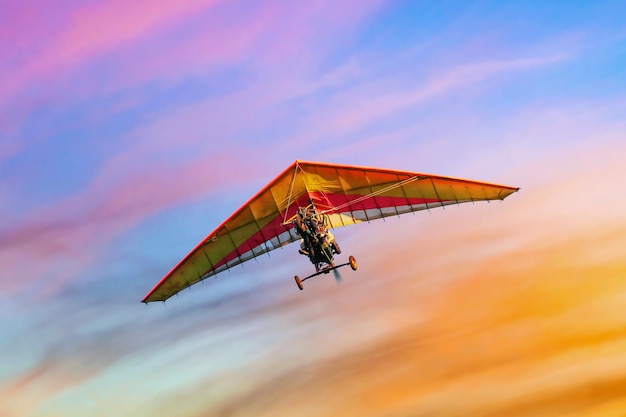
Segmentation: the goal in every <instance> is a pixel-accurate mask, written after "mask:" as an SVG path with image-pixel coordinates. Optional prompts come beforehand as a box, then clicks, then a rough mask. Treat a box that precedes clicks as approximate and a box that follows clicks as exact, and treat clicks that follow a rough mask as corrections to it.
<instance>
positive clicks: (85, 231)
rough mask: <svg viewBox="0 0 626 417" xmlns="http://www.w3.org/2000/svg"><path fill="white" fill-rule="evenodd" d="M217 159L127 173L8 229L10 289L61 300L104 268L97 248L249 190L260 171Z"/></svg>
mask: <svg viewBox="0 0 626 417" xmlns="http://www.w3.org/2000/svg"><path fill="white" fill-rule="evenodd" d="M245 152H246V151H243V152H242V154H243V153H245ZM249 152H254V151H253V150H250V151H249ZM214 156H215V157H216V158H218V159H219V160H220V165H214V164H207V162H206V160H204V159H202V158H198V159H196V160H194V161H192V162H189V163H187V164H182V165H178V166H173V167H169V168H166V167H163V168H162V169H161V170H150V169H145V170H144V169H132V167H125V171H124V173H125V174H122V175H120V176H117V177H113V178H106V179H103V178H100V179H98V180H95V181H94V182H93V183H91V184H90V186H89V187H88V188H87V189H85V191H84V192H82V193H79V194H76V195H74V196H71V197H69V198H67V199H64V200H61V201H60V202H58V203H56V204H54V205H51V206H48V207H42V208H40V209H37V210H34V211H32V212H31V213H29V214H28V215H27V216H26V217H24V218H22V219H20V220H19V222H17V223H14V224H13V225H11V226H8V227H5V229H4V230H3V231H2V233H0V264H1V265H2V274H0V281H2V285H3V288H5V290H6V291H7V292H12V291H18V290H21V289H23V288H24V287H26V286H29V285H31V284H33V283H35V282H37V283H38V284H39V285H37V290H36V291H37V293H38V294H39V295H40V296H48V295H50V294H54V293H55V292H56V291H57V290H58V288H60V287H62V286H63V285H65V283H67V282H68V281H71V280H72V279H73V278H74V277H76V276H78V275H79V274H80V273H82V272H84V271H85V270H87V269H88V268H89V267H90V266H91V265H92V264H93V263H94V262H97V261H98V257H97V255H94V254H95V253H97V252H98V251H97V249H98V248H101V247H103V245H106V244H107V242H109V241H110V240H111V239H114V238H115V237H117V236H119V235H121V234H122V233H124V232H126V231H128V230H129V229H131V228H133V227H135V226H137V225H138V224H139V223H141V222H142V221H144V220H145V219H147V218H149V217H150V216H152V215H154V214H156V213H158V212H160V211H162V210H165V209H167V208H171V207H175V206H176V205H179V204H184V203H191V202H193V201H196V200H197V199H199V198H204V197H206V196H207V194H208V193H215V192H219V191H223V190H224V189H225V187H232V186H233V185H234V184H237V183H240V184H241V183H245V182H247V181H249V180H250V178H253V177H254V176H255V174H256V167H255V166H253V165H250V164H247V165H241V160H240V159H237V160H235V159H234V157H233V156H232V155H230V154H229V153H227V154H223V155H222V156H221V157H218V156H216V155H214ZM227 161H230V162H227ZM224 164H225V165H224ZM224 166H229V167H230V169H228V170H225V169H224ZM142 168H143V167H142ZM226 177H227V178H226ZM208 232H209V231H207V234H208ZM44 277H46V279H45V281H44V280H43V278H44ZM32 289H34V288H32ZM32 289H31V290H32Z"/></svg>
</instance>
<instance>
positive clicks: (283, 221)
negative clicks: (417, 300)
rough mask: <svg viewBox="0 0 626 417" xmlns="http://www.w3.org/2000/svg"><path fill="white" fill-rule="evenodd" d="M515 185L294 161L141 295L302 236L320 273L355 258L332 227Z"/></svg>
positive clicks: (187, 282)
mask: <svg viewBox="0 0 626 417" xmlns="http://www.w3.org/2000/svg"><path fill="white" fill-rule="evenodd" d="M518 190H519V188H517V187H510V186H505V185H498V184H491V183H486V182H479V181H472V180H465V179H460V178H451V177H444V176H438V175H430V174H422V173H416V172H409V171H399V170H391V169H381V168H371V167H363V166H352V165H341V164H330V163H320V162H305V161H295V162H294V163H293V164H291V165H290V166H289V167H288V168H287V169H285V170H284V171H283V172H282V173H281V174H280V175H278V176H277V177H276V178H275V179H274V180H273V181H271V182H270V183H269V184H268V185H266V186H265V187H264V188H263V189H262V190H261V191H259V192H258V193H257V194H256V195H255V196H254V197H252V198H251V199H250V200H249V201H248V202H247V203H245V204H244V205H243V206H241V207H240V208H239V209H238V210H237V211H236V212H235V213H233V214H232V215H231V216H230V217H229V218H228V219H226V220H225V221H224V222H223V223H222V224H221V225H219V226H218V227H217V228H216V229H215V230H214V231H213V232H212V233H210V234H209V235H208V236H207V237H206V238H205V239H204V240H203V241H202V242H200V243H199V244H198V246H196V247H195V248H194V249H193V250H192V251H191V252H190V253H189V254H188V255H187V256H185V258H184V259H183V260H182V261H180V263H179V264H178V265H176V266H175V267H174V268H173V269H172V270H171V271H170V272H169V273H168V274H167V275H166V276H165V277H164V278H163V279H162V280H161V281H160V282H159V283H158V284H157V285H156V286H155V287H154V288H153V289H152V290H151V291H150V292H149V293H148V295H146V296H145V298H144V299H143V300H142V301H143V302H144V303H148V302H152V301H165V300H167V299H168V298H169V297H171V296H172V295H174V294H176V293H178V292H179V291H181V290H183V289H185V288H187V287H189V286H191V285H193V284H195V283H197V282H200V281H202V280H204V279H206V278H209V277H212V276H214V275H216V274H218V273H220V272H222V271H225V270H227V269H229V268H232V267H234V266H236V265H239V264H241V263H243V262H246V261H249V260H251V259H253V258H255V257H257V256H260V255H263V254H266V253H268V252H270V251H272V250H274V249H277V248H280V247H283V246H285V245H288V244H289V243H292V242H296V241H300V242H301V245H300V250H299V251H300V253H301V254H303V255H306V256H308V257H309V258H310V259H311V262H312V263H313V264H314V265H315V268H316V272H315V274H312V275H311V276H308V277H306V278H304V279H300V278H298V276H296V277H295V279H296V283H297V284H298V287H299V288H300V289H302V282H303V281H304V280H306V279H308V278H312V277H313V276H316V275H318V274H320V273H325V272H329V271H330V270H334V269H335V268H338V267H341V266H344V265H350V266H351V267H352V269H356V266H357V265H356V260H355V259H354V258H353V257H350V258H349V262H347V263H345V264H341V265H336V264H335V263H334V255H336V254H339V253H341V250H340V249H339V245H338V244H337V242H336V239H334V236H333V235H332V232H330V229H336V228H339V227H343V226H349V225H353V224H357V223H361V222H369V221H372V220H376V219H381V218H384V217H388V216H399V215H401V214H405V213H411V212H415V211H419V210H430V209H434V208H436V207H443V206H446V205H450V204H460V203H468V202H476V201H489V200H503V199H505V198H506V197H508V196H509V195H511V194H512V193H514V192H516V191H518Z"/></svg>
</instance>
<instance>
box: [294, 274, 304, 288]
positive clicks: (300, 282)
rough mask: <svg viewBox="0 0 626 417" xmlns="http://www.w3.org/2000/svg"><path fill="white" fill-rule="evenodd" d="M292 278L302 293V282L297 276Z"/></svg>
mask: <svg viewBox="0 0 626 417" xmlns="http://www.w3.org/2000/svg"><path fill="white" fill-rule="evenodd" d="M294 278H295V279H296V284H297V285H298V288H300V291H302V290H303V289H304V287H303V286H302V280H301V279H300V277H299V276H297V275H296V276H295V277H294Z"/></svg>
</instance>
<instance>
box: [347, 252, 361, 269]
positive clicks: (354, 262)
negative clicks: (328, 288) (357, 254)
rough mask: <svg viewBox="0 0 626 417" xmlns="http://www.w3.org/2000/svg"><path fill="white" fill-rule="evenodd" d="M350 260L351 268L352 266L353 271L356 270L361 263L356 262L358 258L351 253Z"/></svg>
mask: <svg viewBox="0 0 626 417" xmlns="http://www.w3.org/2000/svg"><path fill="white" fill-rule="evenodd" d="M348 262H350V268H352V270H353V271H356V269H357V268H358V267H359V265H358V264H357V263H356V259H354V256H352V255H350V257H349V258H348Z"/></svg>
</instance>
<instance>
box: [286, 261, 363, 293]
mask: <svg viewBox="0 0 626 417" xmlns="http://www.w3.org/2000/svg"><path fill="white" fill-rule="evenodd" d="M347 265H350V268H352V270H353V271H356V270H357V268H358V264H357V262H356V259H355V258H354V256H352V255H350V256H349V257H348V262H346V263H345V264H340V265H332V266H331V265H329V266H327V267H325V268H322V269H318V267H317V265H316V268H315V269H316V271H315V273H314V274H311V275H309V276H308V277H305V278H300V277H299V276H297V275H296V276H295V277H294V280H295V281H296V285H297V286H298V288H299V289H300V291H302V290H303V289H304V285H303V284H304V281H306V280H307V279H311V278H313V277H316V276H318V275H320V274H328V273H329V272H330V271H332V270H335V269H337V268H341V267H342V266H347Z"/></svg>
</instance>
